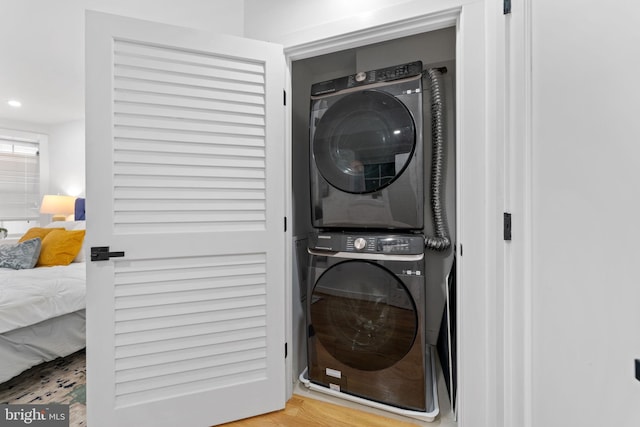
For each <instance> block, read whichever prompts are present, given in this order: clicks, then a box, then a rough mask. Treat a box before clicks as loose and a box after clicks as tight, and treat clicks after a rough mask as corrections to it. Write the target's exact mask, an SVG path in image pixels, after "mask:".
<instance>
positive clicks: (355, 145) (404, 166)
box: [309, 61, 424, 230]
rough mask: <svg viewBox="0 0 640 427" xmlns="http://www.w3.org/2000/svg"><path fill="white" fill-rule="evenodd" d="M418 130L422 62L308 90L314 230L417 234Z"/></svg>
mask: <svg viewBox="0 0 640 427" xmlns="http://www.w3.org/2000/svg"><path fill="white" fill-rule="evenodd" d="M422 122H423V108H422V62H420V61H416V62H411V63H408V64H403V65H398V66H395V67H389V68H384V69H379V70H372V71H367V72H360V73H357V74H353V75H350V76H346V77H342V78H338V79H333V80H330V81H325V82H321V83H316V84H314V85H312V87H311V115H310V121H309V132H310V135H309V136H310V143H311V147H310V182H311V217H312V218H311V219H312V225H313V226H314V227H316V228H342V229H344V228H360V229H362V228H366V229H397V230H421V229H422V228H423V222H424V210H423V209H424V207H423V206H424V191H423V186H424V170H423V169H424V167H423V163H424V160H423V135H422V127H423V126H422Z"/></svg>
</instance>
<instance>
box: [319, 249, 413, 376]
mask: <svg viewBox="0 0 640 427" xmlns="http://www.w3.org/2000/svg"><path fill="white" fill-rule="evenodd" d="M310 317H311V323H312V325H313V330H314V332H315V335H316V338H317V339H318V340H319V341H320V343H321V344H322V345H323V347H324V348H325V349H326V350H327V351H328V352H329V353H330V354H331V355H332V356H333V357H335V358H336V359H337V360H339V361H340V362H342V363H344V364H345V365H347V366H350V367H352V368H355V369H360V370H364V371H377V370H380V369H385V368H388V367H390V366H392V365H394V364H395V363H397V362H398V361H400V360H401V359H402V358H403V357H404V356H405V355H406V354H407V353H408V352H409V350H410V349H411V347H412V346H413V342H414V340H415V338H416V333H417V329H418V314H417V312H416V307H415V304H414V302H413V299H412V298H411V295H410V294H409V291H408V289H407V288H406V287H405V286H404V284H403V283H402V282H401V281H400V280H399V279H398V278H397V277H396V276H395V275H393V273H391V272H390V271H388V270H387V269H385V268H384V267H381V266H379V265H378V264H373V263H371V262H368V261H345V262H341V263H339V264H336V265H334V266H333V267H331V268H329V269H328V270H326V271H325V272H324V273H323V274H322V275H321V276H320V278H319V279H318V281H317V282H316V284H315V286H314V289H313V293H312V295H311V309H310Z"/></svg>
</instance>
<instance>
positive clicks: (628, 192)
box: [531, 0, 640, 427]
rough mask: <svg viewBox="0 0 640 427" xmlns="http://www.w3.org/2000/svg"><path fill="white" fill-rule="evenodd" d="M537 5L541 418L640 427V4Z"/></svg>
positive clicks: (536, 353)
mask: <svg viewBox="0 0 640 427" xmlns="http://www.w3.org/2000/svg"><path fill="white" fill-rule="evenodd" d="M531 4H532V6H533V93H534V100H533V239H534V241H533V301H532V304H533V305H532V306H533V372H532V374H533V381H534V384H533V402H532V410H533V420H534V423H533V426H536V427H537V426H540V427H543V426H544V427H553V426H585V427H589V426H594V427H595V426H618V427H624V426H628V427H631V426H638V425H640V382H638V381H637V380H636V379H635V378H634V358H640V308H639V307H638V303H639V302H640V281H639V280H638V270H637V269H636V268H637V266H638V261H639V260H640V245H639V244H638V242H639V241H640V226H639V225H638V221H639V218H640V191H639V190H638V185H639V183H640V143H639V142H640V120H638V112H639V109H638V96H639V95H640V79H639V78H638V76H640V59H639V57H638V46H639V45H640V30H639V28H640V27H638V16H640V4H639V3H637V2H631V1H623V2H615V5H614V4H612V3H609V2H603V1H595V0H590V1H583V0H566V1H560V2H559V1H553V0H546V1H532V2H531Z"/></svg>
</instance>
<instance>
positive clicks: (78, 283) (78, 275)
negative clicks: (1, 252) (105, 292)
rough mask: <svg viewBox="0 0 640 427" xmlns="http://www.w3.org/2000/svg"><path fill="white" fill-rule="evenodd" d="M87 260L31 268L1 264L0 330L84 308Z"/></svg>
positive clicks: (2, 331)
mask: <svg viewBox="0 0 640 427" xmlns="http://www.w3.org/2000/svg"><path fill="white" fill-rule="evenodd" d="M85 278H86V265H85V263H84V262H79V263H71V264H70V265H67V266H55V267H38V268H33V269H29V270H12V269H7V268H0V334H4V333H6V332H8V331H12V330H15V329H19V328H23V327H26V326H29V325H34V324H37V323H40V322H43V321H45V320H47V319H51V318H56V317H59V316H62V315H65V314H68V313H72V312H76V311H78V310H84V308H85V291H86V286H85V284H86V279H85Z"/></svg>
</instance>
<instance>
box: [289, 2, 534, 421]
mask: <svg viewBox="0 0 640 427" xmlns="http://www.w3.org/2000/svg"><path fill="white" fill-rule="evenodd" d="M453 3H458V4H457V5H455V6H454V7H450V8H447V9H442V10H437V11H429V12H426V13H424V14H422V15H418V16H413V17H411V18H405V19H401V20H399V21H395V22H391V23H387V24H383V25H377V26H375V27H370V28H364V29H360V30H355V31H352V32H348V33H344V34H339V35H333V36H329V37H325V38H321V39H319V40H313V41H310V42H298V41H295V40H294V41H293V43H292V44H290V45H287V44H286V43H285V57H286V61H287V64H288V67H289V73H291V67H292V62H294V61H297V60H301V59H306V58H311V57H315V56H320V55H323V54H327V53H333V52H337V51H340V50H345V49H350V48H355V47H360V46H366V45H370V44H373V43H378V42H382V41H387V40H392V39H397V38H401V37H405V36H410V35H415V34H420V33H425V32H429V31H435V30H438V29H442V28H446V27H455V28H456V63H457V82H456V87H457V88H458V89H457V93H456V117H457V123H456V135H457V136H456V138H457V141H456V145H457V147H458V148H457V154H456V155H457V158H456V165H457V166H456V169H457V172H456V173H457V188H456V192H457V199H458V200H457V212H456V227H457V230H458V242H456V247H455V251H456V256H457V257H459V260H460V262H458V263H457V277H458V297H457V305H458V318H457V324H458V359H457V360H458V397H459V400H458V402H459V403H458V415H459V425H460V426H467V425H473V426H486V427H493V426H501V425H504V426H508V425H523V424H522V423H515V424H514V423H512V422H511V421H512V420H523V417H522V415H523V401H524V400H526V399H525V395H526V388H525V385H526V384H527V382H526V381H523V377H522V376H518V375H514V374H513V371H514V369H518V367H521V368H522V367H525V366H524V365H526V363H527V362H528V361H527V360H525V362H522V361H519V360H517V357H520V355H521V354H522V349H523V342H526V338H525V340H524V341H522V340H517V339H516V337H517V336H518V335H517V334H518V332H519V331H523V329H524V326H525V325H528V323H526V321H523V315H522V313H520V312H519V311H518V309H517V306H515V308H514V306H512V305H511V304H510V302H511V301H510V300H509V299H514V298H521V297H522V295H521V294H519V293H518V294H517V295H514V294H512V293H507V292H505V290H506V289H508V288H510V287H511V284H513V283H514V280H516V279H518V278H521V274H519V273H521V272H522V271H523V270H522V268H521V267H520V265H515V266H514V268H509V265H508V263H513V262H517V261H516V260H515V259H514V257H516V256H520V257H521V256H522V250H521V247H522V242H519V243H516V244H515V245H512V246H511V248H509V246H508V245H506V244H505V242H504V241H503V240H502V226H503V224H502V221H503V212H507V211H509V210H510V207H509V206H508V203H510V200H511V199H510V198H508V197H506V195H505V193H506V192H507V191H509V192H510V194H518V193H517V192H516V191H515V190H516V185H515V184H514V185H511V186H508V182H509V181H510V180H509V177H510V176H511V175H513V174H518V173H520V172H518V168H514V167H513V165H514V164H515V163H514V164H512V165H511V167H509V160H513V159H514V156H517V155H518V154H519V150H517V149H516V150H511V151H510V152H509V151H507V149H506V147H507V146H508V144H507V143H508V142H509V141H511V139H512V138H513V137H514V136H517V135H520V134H521V132H520V133H518V132H517V130H518V129H517V128H516V129H509V128H508V126H507V121H508V120H513V118H514V117H513V116H514V114H515V115H517V114H520V111H519V110H518V111H516V112H515V113H513V112H509V110H508V109H507V103H506V102H505V100H506V99H508V96H509V95H510V88H509V85H508V84H507V82H508V81H507V77H508V76H509V71H513V70H510V69H509V61H510V57H509V55H507V54H505V52H506V49H507V43H506V40H507V38H508V37H509V34H507V30H506V28H508V27H507V25H508V24H506V23H505V22H506V21H505V20H500V19H501V18H502V8H501V7H499V6H500V5H498V4H497V2H488V1H485V0H472V1H466V2H462V1H459V2H453ZM517 41H519V40H517ZM510 48H511V49H513V46H510ZM512 51H514V52H517V51H516V50H512ZM524 54H526V52H524ZM516 71H518V70H516ZM289 77H291V76H289ZM290 81H291V80H290V78H289V87H288V88H287V90H288V91H290V90H291V87H290ZM288 109H289V112H288V114H287V121H288V123H287V133H288V135H287V138H288V143H287V164H291V111H290V109H291V107H290V106H288ZM510 132H511V133H510ZM506 154H509V155H510V156H511V158H506V157H505V155H506ZM478 159H481V160H480V161H478ZM523 173H525V174H526V173H527V172H523ZM288 174H289V175H288V182H289V184H290V183H291V180H290V179H291V178H290V177H291V171H290V168H288ZM516 184H520V181H518V183H516ZM287 194H288V196H287V197H288V200H287V202H288V212H287V215H288V216H289V217H291V206H292V203H291V202H292V200H291V195H290V192H287ZM523 197H524V198H525V199H526V197H527V195H526V194H524V195H522V196H518V197H517V199H518V200H514V203H521V202H522V198H523ZM521 226H522V224H521ZM523 235H524V237H525V238H526V237H527V235H526V233H523ZM288 239H289V244H287V250H288V251H290V250H291V249H290V248H292V246H293V242H292V240H291V236H290V235H289V236H288ZM509 243H510V244H513V242H509ZM463 248H464V251H463ZM514 248H515V249H514ZM288 255H289V256H287V271H292V264H291V261H290V260H291V256H290V255H291V254H290V253H289V254H288ZM288 280H290V281H291V278H288ZM516 283H517V282H516ZM287 289H288V290H289V300H291V293H290V289H291V286H290V285H289V286H287ZM525 297H526V295H525ZM519 302H520V304H522V301H519ZM506 307H509V309H508V310H507V309H506ZM289 315H290V314H289ZM526 315H527V314H526V313H525V314H524V318H526ZM507 326H509V329H508V330H507V329H506V327H507ZM287 327H288V328H289V330H288V331H287V337H288V339H289V340H291V337H292V331H291V322H290V321H288V322H287ZM525 348H526V345H525ZM288 363H289V370H288V376H289V377H288V378H287V380H288V381H287V384H288V385H291V384H292V381H291V377H290V376H291V375H292V374H291V369H290V367H291V360H289V361H288ZM527 372H528V371H526V372H525V374H524V375H525V377H526V375H528V374H527ZM529 384H530V383H529ZM507 393H509V394H507ZM514 404H515V407H514V406H510V405H514ZM524 406H525V407H526V406H527V405H524ZM525 412H526V411H525Z"/></svg>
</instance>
